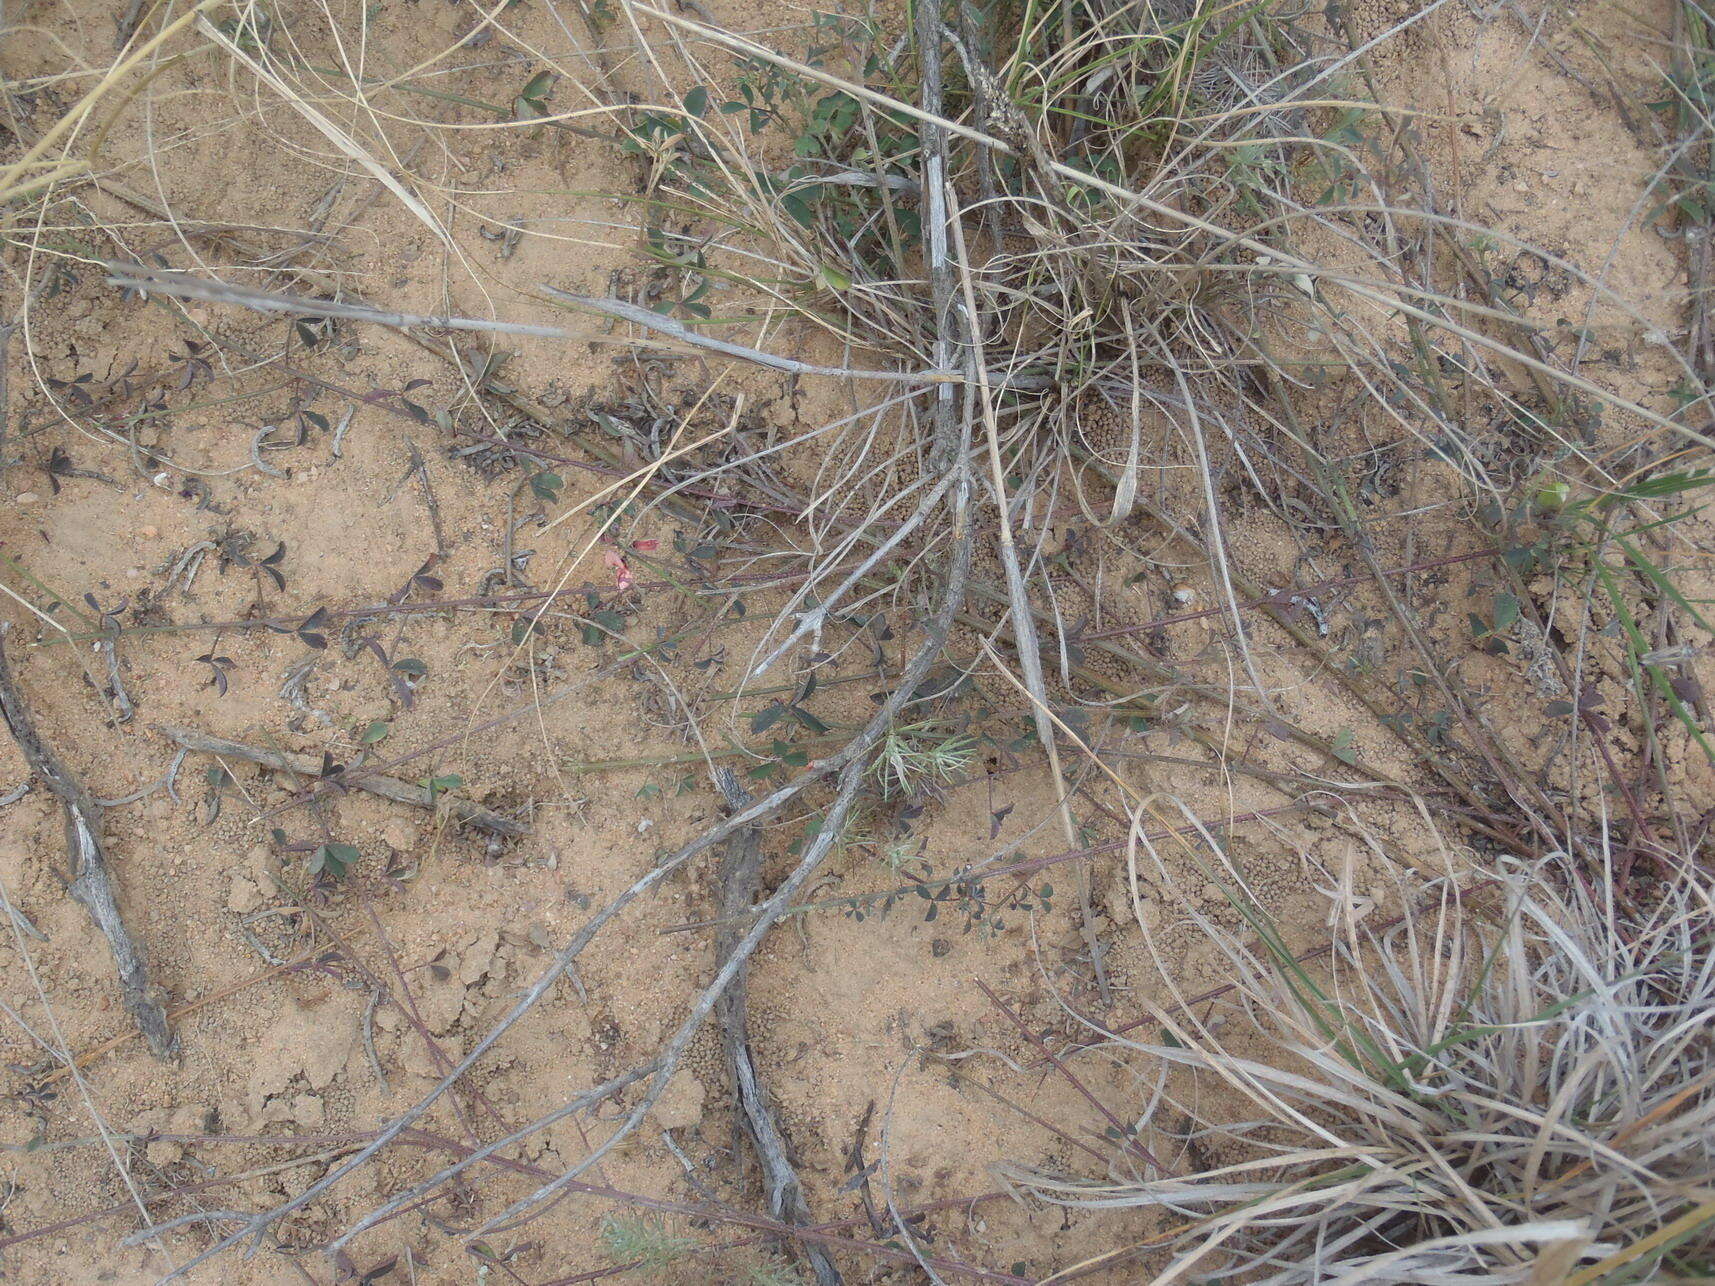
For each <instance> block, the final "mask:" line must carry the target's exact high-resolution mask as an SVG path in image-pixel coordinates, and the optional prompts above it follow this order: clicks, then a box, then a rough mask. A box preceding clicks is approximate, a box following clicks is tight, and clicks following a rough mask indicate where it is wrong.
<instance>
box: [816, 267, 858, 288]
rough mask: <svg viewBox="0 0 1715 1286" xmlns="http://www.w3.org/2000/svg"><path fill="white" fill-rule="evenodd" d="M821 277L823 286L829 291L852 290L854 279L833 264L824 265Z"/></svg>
mask: <svg viewBox="0 0 1715 1286" xmlns="http://www.w3.org/2000/svg"><path fill="white" fill-rule="evenodd" d="M820 275H821V278H822V284H823V285H824V286H826V287H827V288H828V289H829V290H850V289H851V288H852V279H851V278H850V277H848V276H846V274H845V273H843V272H841V271H840V270H839V269H838V268H836V267H834V266H833V265H832V264H823V265H822V271H821V274H820Z"/></svg>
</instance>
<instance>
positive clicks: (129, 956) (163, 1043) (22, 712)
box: [0, 624, 177, 1058]
mask: <svg viewBox="0 0 1715 1286" xmlns="http://www.w3.org/2000/svg"><path fill="white" fill-rule="evenodd" d="M7 628H8V627H7V626H6V625H4V624H0V716H4V718H5V720H6V727H7V728H8V729H9V730H10V731H11V733H12V738H13V740H14V741H16V742H17V743H18V749H19V750H20V751H22V752H23V755H24V759H25V761H26V762H28V764H29V765H30V768H31V769H32V770H33V771H34V772H35V773H36V775H37V776H39V777H40V778H41V779H42V781H43V782H44V783H45V784H46V786H47V788H48V789H49V790H51V791H52V792H53V793H54V794H55V795H57V796H58V797H59V801H60V804H61V806H62V807H63V808H64V809H65V834H66V856H67V858H68V860H69V863H70V867H71V870H70V876H71V878H70V880H69V881H68V884H67V887H68V888H69V890H70V892H71V895H72V897H73V899H75V900H76V901H77V902H78V903H79V904H80V905H82V906H83V908H84V909H85V910H87V911H88V912H89V914H90V918H91V919H93V920H94V921H95V924H96V927H97V928H99V929H100V930H101V932H102V934H103V936H105V937H106V939H107V943H108V946H109V947H110V948H111V949H112V951H113V963H114V964H115V965H117V966H118V969H119V987H120V992H121V994H122V996H123V998H124V1001H125V1008H126V1009H128V1010H129V1011H130V1013H131V1016H132V1018H134V1019H135V1020H136V1022H137V1026H138V1027H139V1028H140V1029H141V1030H142V1032H143V1035H144V1037H145V1038H146V1039H147V1040H148V1042H149V1048H150V1050H152V1051H153V1052H154V1055H155V1057H157V1058H170V1057H172V1056H173V1055H174V1054H175V1053H176V1052H177V1042H175V1041H174V1039H173V1034H172V1030H171V1029H170V1028H169V1027H168V1025H167V1011H166V1007H165V1006H164V1005H163V1004H162V1003H161V999H160V992H159V989H158V988H156V987H155V986H153V985H152V984H151V983H150V982H149V973H148V970H147V968H146V967H145V966H144V963H143V954H142V952H141V951H139V950H138V949H137V944H136V943H135V942H134V941H133V940H132V938H131V934H130V932H129V931H128V930H127V929H126V928H125V921H124V920H123V919H121V918H120V915H119V899H118V897H117V896H116V895H115V893H114V890H113V877H112V875H111V873H110V872H109V870H108V866H107V854H106V852H104V851H103V849H102V847H101V812H100V809H99V806H98V805H97V804H96V802H95V801H94V800H93V799H92V798H90V795H89V792H88V791H87V790H85V789H84V787H83V783H82V782H80V781H79V780H78V779H77V778H76V777H74V776H73V775H72V774H71V772H70V770H68V769H67V768H66V766H65V765H64V764H62V763H61V762H60V761H59V757H58V756H56V755H55V754H54V752H53V751H52V749H50V748H49V746H48V744H47V743H46V742H44V741H43V740H42V737H41V734H40V733H39V732H37V731H36V724H35V720H34V719H32V718H31V717H30V710H29V707H28V706H27V705H26V704H25V702H24V698H23V695H22V694H21V693H20V692H19V691H18V687H17V684H16V683H15V682H13V679H12V670H11V666H10V665H9V664H8V663H7V660H6V647H5V636H6V630H7Z"/></svg>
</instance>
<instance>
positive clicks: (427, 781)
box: [417, 772, 464, 804]
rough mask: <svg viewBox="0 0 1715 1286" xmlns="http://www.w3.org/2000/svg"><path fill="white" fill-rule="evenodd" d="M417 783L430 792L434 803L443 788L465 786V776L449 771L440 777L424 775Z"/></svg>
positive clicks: (455, 788)
mask: <svg viewBox="0 0 1715 1286" xmlns="http://www.w3.org/2000/svg"><path fill="white" fill-rule="evenodd" d="M417 784H418V785H419V786H421V787H422V788H423V789H424V790H426V791H428V792H429V802H430V803H431V804H432V803H434V802H435V800H436V798H437V797H439V795H440V793H441V792H442V791H443V790H457V789H458V788H459V787H461V786H463V785H464V778H463V777H461V776H459V775H458V774H457V773H456V772H449V773H442V774H441V775H440V776H438V777H424V778H423V779H422V780H421V781H419V782H418V783H417Z"/></svg>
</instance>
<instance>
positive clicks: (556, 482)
mask: <svg viewBox="0 0 1715 1286" xmlns="http://www.w3.org/2000/svg"><path fill="white" fill-rule="evenodd" d="M565 485H566V480H565V479H564V478H562V477H561V476H560V475H559V474H557V473H549V472H548V471H547V470H546V469H543V470H541V471H540V472H539V473H533V474H531V475H530V490H531V491H532V492H534V493H535V495H536V499H538V500H542V501H545V502H547V503H548V504H555V503H557V502H558V501H559V499H560V488H561V487H563V486H565Z"/></svg>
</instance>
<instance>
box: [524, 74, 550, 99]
mask: <svg viewBox="0 0 1715 1286" xmlns="http://www.w3.org/2000/svg"><path fill="white" fill-rule="evenodd" d="M553 85H554V73H553V72H551V71H539V72H537V73H536V74H535V75H534V76H532V77H530V79H529V80H528V81H526V82H525V84H524V88H523V89H521V90H519V91H518V97H520V98H522V99H524V100H526V101H527V102H531V103H541V102H542V101H543V100H544V99H546V98H547V97H548V91H549V90H550V89H552V88H553Z"/></svg>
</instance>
